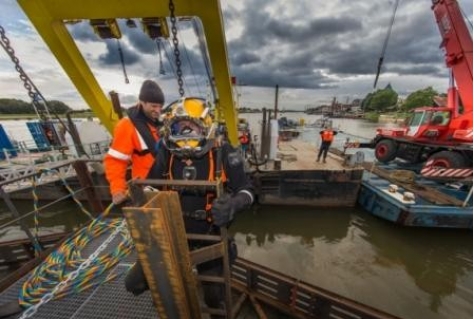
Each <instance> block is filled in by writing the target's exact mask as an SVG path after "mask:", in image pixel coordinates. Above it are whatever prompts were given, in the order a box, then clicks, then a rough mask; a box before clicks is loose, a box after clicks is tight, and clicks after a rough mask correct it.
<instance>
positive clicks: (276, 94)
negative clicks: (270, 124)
mask: <svg viewBox="0 0 474 319" xmlns="http://www.w3.org/2000/svg"><path fill="white" fill-rule="evenodd" d="M273 116H274V119H275V120H277V119H278V84H277V85H276V86H275V114H274V115H273Z"/></svg>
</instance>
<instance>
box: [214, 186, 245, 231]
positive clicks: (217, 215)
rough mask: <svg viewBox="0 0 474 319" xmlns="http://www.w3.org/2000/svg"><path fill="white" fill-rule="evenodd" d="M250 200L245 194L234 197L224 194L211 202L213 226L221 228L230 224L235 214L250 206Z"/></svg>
mask: <svg viewBox="0 0 474 319" xmlns="http://www.w3.org/2000/svg"><path fill="white" fill-rule="evenodd" d="M251 203H252V202H251V200H250V198H249V196H248V195H247V194H244V193H238V194H237V195H235V196H234V197H231V196H230V195H229V194H224V195H222V196H221V197H219V198H216V199H215V200H214V202H212V209H211V214H212V220H213V222H214V225H216V226H219V227H222V226H226V225H227V224H228V223H230V222H231V221H232V220H233V219H234V216H235V214H236V213H238V212H239V211H241V210H242V209H244V208H246V207H247V206H250V204H251Z"/></svg>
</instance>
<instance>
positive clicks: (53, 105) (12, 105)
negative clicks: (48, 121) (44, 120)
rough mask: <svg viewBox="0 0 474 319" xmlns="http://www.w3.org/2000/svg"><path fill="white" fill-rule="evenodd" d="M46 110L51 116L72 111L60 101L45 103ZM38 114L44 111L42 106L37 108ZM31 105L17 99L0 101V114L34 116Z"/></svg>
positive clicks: (33, 108)
mask: <svg viewBox="0 0 474 319" xmlns="http://www.w3.org/2000/svg"><path fill="white" fill-rule="evenodd" d="M47 108H48V111H49V113H51V114H64V113H66V112H68V111H72V108H70V107H69V106H68V105H66V104H65V103H63V102H61V101H56V100H51V101H48V102H47ZM37 109H38V113H40V114H41V113H44V112H45V111H46V108H45V105H44V104H41V103H40V104H39V105H38V106H37ZM35 113H36V111H35V107H34V106H33V103H28V102H25V101H22V100H18V99H0V114H35Z"/></svg>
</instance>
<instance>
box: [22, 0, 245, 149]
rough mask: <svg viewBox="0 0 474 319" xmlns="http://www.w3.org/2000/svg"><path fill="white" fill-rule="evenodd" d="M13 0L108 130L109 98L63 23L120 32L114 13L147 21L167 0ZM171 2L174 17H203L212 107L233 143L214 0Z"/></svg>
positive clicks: (111, 119) (112, 117) (112, 119)
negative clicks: (88, 24) (82, 22)
mask: <svg viewBox="0 0 474 319" xmlns="http://www.w3.org/2000/svg"><path fill="white" fill-rule="evenodd" d="M18 2H19V4H20V6H21V7H22V8H23V10H24V11H25V13H26V15H27V16H28V18H29V19H30V21H31V22H32V23H33V25H34V26H35V27H36V29H37V30H38V33H39V34H40V35H41V37H42V38H43V40H44V41H45V42H46V44H47V45H48V46H49V48H50V50H51V52H52V53H53V54H54V55H55V57H56V59H57V60H58V61H59V63H60V64H61V66H62V67H63V69H64V70H65V72H66V73H67V75H68V76H69V78H70V79H71V81H72V82H73V83H74V85H75V86H76V88H77V90H78V91H79V93H80V94H81V95H82V97H83V98H84V100H85V101H86V102H87V103H88V105H89V107H90V108H91V109H92V110H93V111H94V113H95V114H96V116H97V117H98V118H99V119H100V121H101V122H102V123H103V124H104V125H105V127H106V128H107V130H108V131H109V132H112V131H113V128H114V125H115V124H116V122H117V121H118V120H119V117H118V115H117V114H115V112H114V111H113V106H112V102H111V101H110V100H109V99H108V98H107V96H106V95H105V94H104V92H103V91H102V89H101V87H100V86H99V84H98V82H97V80H96V79H95V77H94V75H93V74H92V71H91V70H90V68H89V66H88V65H87V63H86V61H85V60H84V58H83V56H82V55H81V53H80V51H79V49H78V48H77V46H76V44H75V42H74V40H73V38H72V37H71V35H70V34H69V32H68V30H67V28H66V26H65V23H66V22H68V21H77V20H91V25H92V27H93V28H94V30H95V31H96V33H97V34H99V36H101V37H115V38H119V37H120V36H121V33H120V30H118V29H117V28H118V26H117V25H116V22H115V19H135V18H137V19H142V20H143V19H145V20H144V21H148V22H150V21H151V22H153V20H155V19H163V18H164V17H167V16H169V13H170V11H169V3H168V1H161V0H135V1H124V0H107V1H96V0H18ZM173 4H174V7H175V11H174V13H175V16H176V17H180V16H188V17H189V16H196V17H198V18H200V19H201V21H202V23H203V26H204V34H205V37H206V39H207V47H208V51H209V57H210V61H211V67H212V72H213V75H214V80H215V86H216V90H217V96H218V100H217V102H216V103H217V105H216V108H217V110H218V111H220V112H221V113H222V114H220V116H221V117H222V118H223V120H224V121H225V123H226V125H227V129H228V135H229V140H230V142H231V143H232V144H233V145H234V146H236V145H237V144H238V137H237V115H236V108H235V102H234V99H233V94H232V86H231V78H230V72H229V65H228V61H227V48H226V40H225V34H224V28H223V21H222V14H221V8H220V3H219V0H208V1H205V4H204V3H203V2H202V1H197V0H173ZM150 17H155V18H150ZM147 19H148V20H147ZM150 19H151V20H150ZM155 21H157V20H155ZM150 25H151V24H150ZM151 26H152V25H151ZM105 27H108V29H107V28H105ZM153 30H154V29H153V28H152V27H151V28H148V30H145V31H146V32H147V33H148V34H149V35H150V32H153Z"/></svg>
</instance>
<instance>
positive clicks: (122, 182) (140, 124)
mask: <svg viewBox="0 0 474 319" xmlns="http://www.w3.org/2000/svg"><path fill="white" fill-rule="evenodd" d="M164 103H165V97H164V94H163V91H162V90H161V88H160V87H159V85H158V84H157V83H156V82H154V81H152V80H145V81H144V82H143V84H142V87H141V89H140V94H139V96H138V103H137V105H135V106H133V107H131V108H130V109H129V110H128V112H127V114H128V117H124V118H122V119H121V120H120V121H119V122H118V123H117V125H116V126H115V129H114V136H113V140H112V144H111V145H110V148H109V151H108V153H107V154H106V155H105V158H104V166H105V176H106V178H107V180H108V181H109V184H110V193H111V195H112V202H113V203H114V204H116V205H118V204H120V203H122V202H124V201H125V200H126V199H127V197H128V196H127V168H128V165H129V164H130V163H131V165H132V178H134V179H135V178H146V177H147V175H148V171H149V170H150V168H151V167H152V165H153V162H154V159H155V154H156V149H155V148H156V144H157V141H158V139H159V130H160V128H161V126H162V124H161V122H160V121H159V118H160V115H161V109H162V107H163V104H164Z"/></svg>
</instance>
